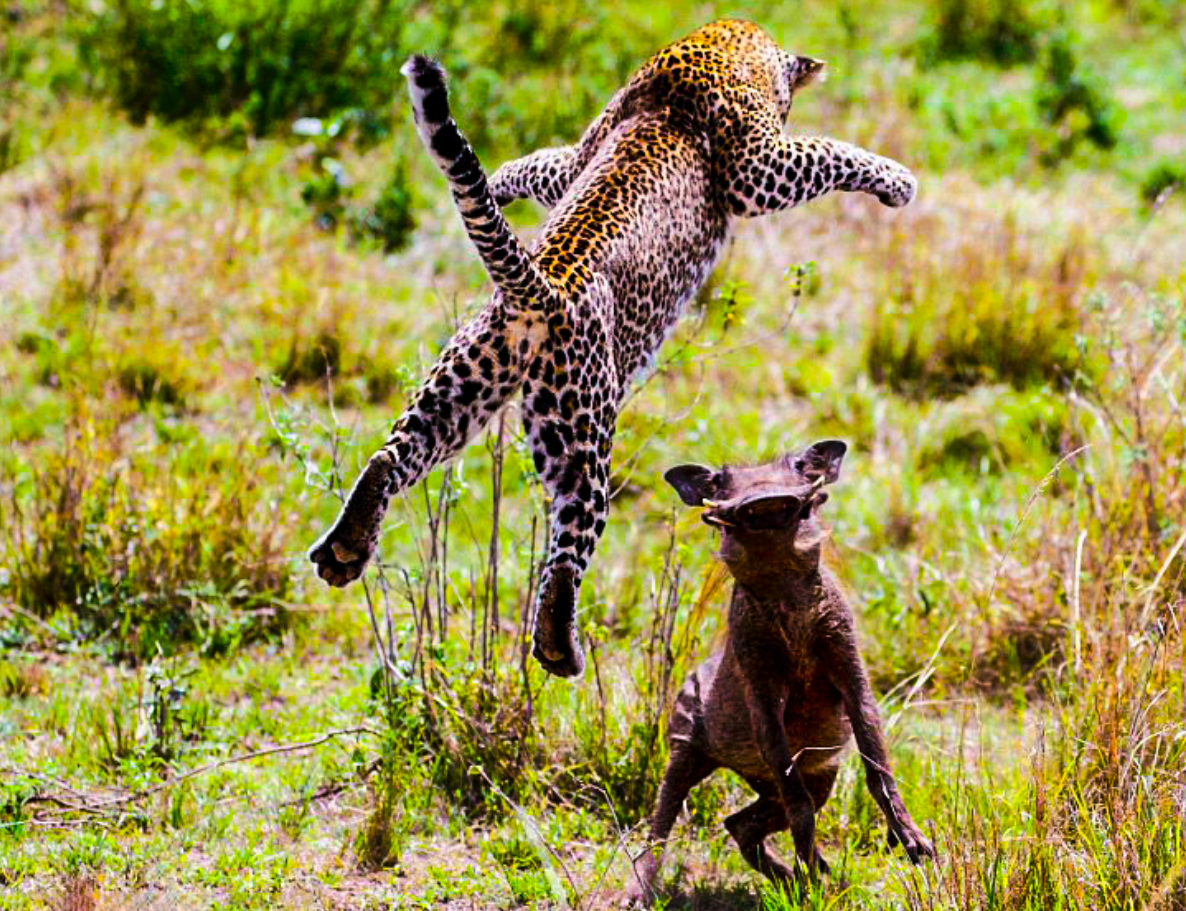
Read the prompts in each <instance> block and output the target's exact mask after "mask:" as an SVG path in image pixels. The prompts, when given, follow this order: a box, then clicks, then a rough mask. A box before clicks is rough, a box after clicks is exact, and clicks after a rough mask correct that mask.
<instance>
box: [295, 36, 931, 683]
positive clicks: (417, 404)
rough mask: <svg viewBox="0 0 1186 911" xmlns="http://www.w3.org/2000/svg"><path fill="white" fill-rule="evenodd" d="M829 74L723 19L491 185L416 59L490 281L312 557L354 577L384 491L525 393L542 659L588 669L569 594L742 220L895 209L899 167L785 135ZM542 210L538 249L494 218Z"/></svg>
mask: <svg viewBox="0 0 1186 911" xmlns="http://www.w3.org/2000/svg"><path fill="white" fill-rule="evenodd" d="M822 67H823V64H822V63H821V62H820V61H818V60H814V59H812V58H810V57H801V56H795V55H792V54H788V53H786V52H784V51H783V50H782V49H781V48H779V47H778V46H777V45H776V44H775V43H774V42H773V41H772V40H771V39H770V38H769V37H768V36H767V35H766V34H765V33H764V32H763V31H762V30H761V29H760V28H758V27H757V26H756V25H752V24H750V23H748V22H740V21H733V20H722V21H719V22H714V23H712V24H710V25H706V26H704V27H703V28H701V29H699V30H697V31H695V32H693V33H692V34H691V35H689V36H688V37H686V38H684V39H683V40H681V41H678V42H676V43H675V44H672V45H670V46H669V47H667V48H665V49H663V50H662V51H660V52H659V53H657V54H656V55H655V56H654V57H652V58H651V59H650V60H649V61H647V62H646V63H645V64H644V65H643V66H642V68H641V69H639V71H638V72H637V73H636V74H635V75H634V76H633V77H632V78H631V79H630V81H629V82H628V83H627V84H626V86H625V87H623V88H622V89H621V90H619V91H618V92H617V93H616V94H615V95H614V97H613V98H612V99H611V100H610V102H609V104H608V105H607V106H606V108H605V110H604V111H602V113H601V114H600V115H599V116H598V117H597V118H596V119H595V120H594V121H593V123H592V124H590V126H589V127H588V128H587V129H586V130H585V133H584V135H583V136H582V137H581V139H580V141H579V142H578V143H576V145H573V146H567V147H564V148H551V149H542V150H539V151H536V152H534V153H532V154H530V155H527V156H526V157H524V158H520V159H518V160H516V161H512V162H509V163H507V164H504V165H503V166H502V167H500V168H499V169H498V170H497V171H496V172H495V173H494V175H493V177H492V178H490V179H489V180H488V179H487V177H486V174H485V172H484V171H483V170H482V167H481V165H480V164H479V162H478V159H477V156H476V155H475V154H474V151H473V149H472V148H470V145H469V143H468V142H467V141H466V140H465V138H464V137H463V136H462V134H461V133H460V131H459V130H458V128H457V124H456V123H455V122H454V121H453V118H452V117H451V115H450V112H449V101H448V95H447V91H446V88H445V73H444V70H443V69H442V68H441V67H440V65H439V64H437V63H436V62H434V61H432V60H430V59H429V58H427V57H423V56H414V57H412V58H411V59H410V60H408V62H407V63H406V64H405V65H404V67H403V69H402V70H401V72H402V73H403V74H404V75H405V76H406V77H407V80H408V87H409V90H410V93H411V96H412V104H413V110H414V113H415V120H416V128H417V131H418V132H419V133H420V136H421V138H422V139H423V140H424V142H425V144H426V145H427V146H428V149H429V151H430V152H431V154H432V156H433V158H434V159H435V160H436V162H437V164H438V165H439V166H440V168H441V170H442V171H443V172H444V174H445V177H446V178H447V179H448V182H449V186H450V189H451V190H452V194H453V198H454V201H455V202H456V205H457V208H458V210H459V211H460V213H461V217H462V220H463V221H464V223H465V228H466V231H467V233H468V235H469V237H470V239H471V240H472V241H473V243H474V246H475V247H477V250H478V254H479V256H480V257H481V259H482V262H483V264H484V265H485V267H486V271H487V272H488V273H489V274H490V277H491V278H492V279H493V281H494V294H493V295H492V297H491V299H490V301H489V303H488V304H486V306H485V307H484V308H483V309H482V310H481V311H480V312H479V313H478V314H477V316H475V317H474V318H473V319H472V320H471V321H470V322H469V323H467V324H466V325H464V326H463V327H462V328H461V329H460V330H458V332H457V334H456V335H455V336H454V337H453V339H452V340H451V341H450V343H449V344H448V346H447V347H446V349H445V351H444V352H443V353H442V354H441V356H440V359H439V360H438V361H437V363H436V364H435V366H434V367H433V368H432V370H431V371H430V373H429V376H428V379H427V380H425V382H424V384H423V385H422V386H421V387H420V389H419V390H418V391H417V393H416V394H415V396H414V398H413V399H412V402H411V404H410V405H409V406H408V408H407V410H406V411H405V412H404V413H403V415H401V416H400V418H399V419H398V420H397V421H396V422H395V425H394V427H393V428H392V431H391V436H390V438H389V439H388V440H387V442H386V443H384V444H383V446H382V447H381V448H380V449H379V450H378V451H376V452H375V453H374V455H372V456H371V457H370V460H369V461H368V463H367V466H366V468H365V469H364V470H363V472H362V474H361V475H360V476H359V478H358V480H357V481H356V482H355V484H354V487H353V489H352V490H351V492H350V496H349V497H348V499H347V501H346V504H345V506H344V507H343V509H342V511H341V514H340V515H339V516H338V519H337V521H336V522H335V523H334V525H333V526H332V527H331V528H330V530H329V531H328V532H326V533H325V535H323V536H322V537H321V539H320V540H319V541H318V542H317V543H316V544H314V545H313V547H312V548H311V549H310V551H309V557H310V559H311V560H312V561H313V562H314V563H315V564H317V572H318V575H319V576H320V577H321V578H322V579H324V580H325V581H326V582H328V583H329V584H330V585H335V586H342V585H346V584H347V583H349V582H351V581H353V580H354V579H357V578H358V577H359V576H360V575H362V572H363V569H364V567H365V566H366V563H367V561H368V560H369V559H370V557H371V555H372V554H373V553H374V551H375V547H376V544H377V541H378V537H379V527H380V522H381V521H382V518H383V514H384V512H385V511H386V509H387V505H388V502H389V501H390V499H391V497H392V496H393V495H394V494H396V493H398V492H400V491H402V490H404V489H405V488H407V487H409V486H410V485H412V484H414V483H415V482H417V481H418V480H420V479H421V478H423V477H424V475H426V474H427V473H428V472H429V471H430V470H431V469H432V468H433V467H434V466H436V465H437V464H439V463H440V462H442V461H444V460H446V459H448V458H450V457H451V456H452V455H454V454H455V453H456V452H457V451H458V450H459V449H461V448H462V446H464V445H465V443H466V441H467V440H469V439H470V437H472V436H473V435H474V434H476V433H477V432H478V431H479V430H480V429H481V428H482V427H483V426H485V424H486V423H487V422H488V421H489V419H490V418H491V417H492V416H493V415H494V414H495V413H496V412H497V411H498V410H499V408H501V407H502V405H503V404H504V403H505V402H506V401H507V400H508V399H509V398H510V397H511V396H512V395H513V394H514V393H515V392H516V390H521V391H522V393H523V422H524V425H525V429H526V433H527V436H528V439H529V442H530V446H531V451H532V455H533V459H534V462H535V467H536V470H537V471H538V472H539V474H540V477H541V478H542V479H543V483H544V485H545V488H546V490H547V492H548V494H549V496H550V497H551V498H552V508H551V516H552V527H551V531H550V539H549V549H548V555H547V559H546V563H545V566H544V570H543V576H542V579H541V582H540V590H539V597H538V600H537V603H536V606H535V612H536V616H535V624H534V650H533V654H534V655H535V657H536V658H537V659H538V660H539V662H540V663H541V664H542V665H543V666H544V668H546V669H547V670H548V671H550V672H551V673H553V674H557V675H559V676H563V677H568V676H575V675H578V674H580V673H581V672H582V671H583V669H584V655H583V652H582V649H581V645H580V641H579V638H578V636H577V632H576V604H577V593H578V590H579V588H580V584H581V579H582V577H583V576H584V573H585V571H586V569H587V568H588V565H589V560H590V558H591V557H592V555H593V549H594V546H595V545H596V542H597V539H598V538H599V537H600V535H601V533H602V530H603V529H604V528H605V520H606V514H607V511H608V508H609V498H608V483H609V466H610V451H611V448H612V442H613V434H614V425H615V422H616V419H617V412H618V407H619V405H620V403H621V401H622V398H623V394H624V393H625V391H626V390H627V388H628V384H629V383H630V381H631V378H632V377H633V376H634V375H635V374H636V373H638V372H639V371H640V370H642V369H644V368H645V367H646V365H647V364H649V363H650V362H651V359H652V358H653V356H654V354H655V352H656V351H657V350H658V348H659V346H660V345H661V344H662V342H663V339H664V338H665V336H666V335H667V333H668V331H669V330H670V329H671V327H672V326H673V325H674V323H675V321H676V320H677V319H678V318H679V315H680V312H681V310H682V308H683V306H684V304H685V303H686V302H687V301H688V300H689V299H690V298H691V297H692V296H693V295H694V294H695V293H696V291H697V289H698V288H699V287H700V286H701V285H702V284H703V282H704V280H705V279H706V277H707V276H708V273H709V272H710V270H711V269H712V267H713V265H714V264H715V262H716V260H717V256H718V254H719V253H720V251H721V248H722V247H723V245H724V243H725V240H726V237H727V236H728V234H729V230H730V228H731V226H732V224H733V222H734V221H735V220H736V219H738V218H742V217H751V216H755V215H762V214H764V213H767V212H777V211H779V210H782V209H788V208H791V207H793V206H797V205H800V204H801V203H804V202H807V201H808V200H811V199H814V198H816V197H818V196H821V195H823V194H825V193H828V192H830V191H832V190H846V191H850V192H863V193H870V194H872V195H874V196H876V197H877V199H878V200H880V201H881V202H882V203H884V204H885V205H887V206H902V205H905V204H906V203H908V202H909V201H910V200H911V198H913V196H914V192H915V188H916V182H915V179H914V177H913V175H912V174H911V173H910V172H909V171H908V170H907V169H906V168H905V167H903V166H902V165H900V164H899V163H897V162H896V161H893V160H891V159H888V158H883V157H881V156H879V155H875V154H873V153H872V152H868V151H866V150H864V149H861V148H858V147H857V146H854V145H850V144H848V143H844V142H839V141H837V140H834V139H828V138H816V137H810V138H808V137H800V136H789V135H786V134H784V133H783V132H782V128H783V124H784V123H785V120H786V117H787V113H788V112H789V110H790V108H791V100H792V96H793V94H794V92H795V91H796V90H798V89H800V88H802V87H803V86H804V85H806V84H807V83H809V82H810V81H811V80H812V79H813V78H815V77H816V75H817V74H818V73H819V72H820V70H821V69H822ZM521 198H527V199H533V200H535V201H536V202H538V203H540V204H541V205H543V206H545V207H546V208H548V209H549V210H550V211H549V213H548V216H547V220H546V222H545V224H544V226H543V228H542V229H541V230H540V232H539V235H538V237H537V238H536V240H535V243H534V244H533V245H532V247H531V249H530V250H529V249H527V248H526V247H524V245H523V244H522V243H521V242H520V241H519V239H518V238H517V237H516V236H515V234H514V233H513V232H512V231H511V229H510V227H509V225H508V224H507V222H506V219H505V218H504V217H503V215H502V212H501V210H500V208H499V207H500V206H502V205H506V204H507V203H508V202H510V201H511V200H513V199H521Z"/></svg>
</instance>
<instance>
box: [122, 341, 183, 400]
mask: <svg viewBox="0 0 1186 911" xmlns="http://www.w3.org/2000/svg"><path fill="white" fill-rule="evenodd" d="M115 378H116V382H117V383H118V385H119V388H120V391H121V392H123V393H124V395H127V396H129V397H130V398H133V399H135V400H136V403H137V404H138V405H139V406H140V407H141V408H147V407H148V406H150V405H151V404H152V403H154V402H156V403H159V404H161V405H167V406H169V407H171V408H175V409H179V410H180V409H184V408H186V407H187V405H188V404H189V402H190V399H191V398H192V396H193V393H194V391H195V388H196V382H195V381H194V379H193V378H192V377H191V376H190V374H189V371H188V369H187V362H186V360H185V358H184V356H183V355H182V354H181V352H180V351H179V350H177V348H176V347H175V346H171V345H163V346H162V345H160V344H157V345H155V346H153V347H151V348H143V349H140V350H137V351H131V352H128V353H127V354H125V355H123V356H121V357H120V358H119V359H118V363H117V364H116V366H115Z"/></svg>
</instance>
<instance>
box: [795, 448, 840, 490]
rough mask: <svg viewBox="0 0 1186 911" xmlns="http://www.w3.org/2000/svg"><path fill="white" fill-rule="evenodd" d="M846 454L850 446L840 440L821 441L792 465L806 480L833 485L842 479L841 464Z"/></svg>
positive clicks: (798, 457) (800, 455)
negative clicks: (839, 478)
mask: <svg viewBox="0 0 1186 911" xmlns="http://www.w3.org/2000/svg"><path fill="white" fill-rule="evenodd" d="M846 452H848V445H847V444H846V443H844V442H842V441H840V440H820V441H819V442H818V443H812V444H811V445H810V446H808V447H807V448H806V449H804V450H803V451H802V452H801V453H799V455H798V456H795V457H794V458H793V460H792V462H791V464H792V465H793V466H794V469H795V470H796V471H797V472H799V474H801V475H802V476H803V478H804V480H806V481H810V482H812V483H813V484H814V483H817V482H818V483H821V484H831V483H832V482H833V481H835V480H836V479H837V478H838V477H840V463H841V462H843V461H844V454H845V453H846ZM821 479H822V480H821Z"/></svg>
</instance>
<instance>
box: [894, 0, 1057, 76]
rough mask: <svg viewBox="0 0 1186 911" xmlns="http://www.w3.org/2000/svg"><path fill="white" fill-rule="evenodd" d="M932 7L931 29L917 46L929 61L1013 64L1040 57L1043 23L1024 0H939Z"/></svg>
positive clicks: (920, 54) (926, 61)
mask: <svg viewBox="0 0 1186 911" xmlns="http://www.w3.org/2000/svg"><path fill="white" fill-rule="evenodd" d="M932 9H933V10H934V19H933V21H932V24H931V28H930V31H929V32H928V33H927V35H926V37H925V38H923V40H922V41H921V42H919V44H918V48H917V50H918V53H919V56H920V57H921V59H922V61H923V62H924V63H926V64H930V65H934V64H937V63H942V62H945V61H949V60H984V61H987V62H989V63H993V64H995V65H997V66H1013V65H1015V64H1018V63H1029V62H1030V61H1032V60H1034V59H1035V58H1036V57H1037V50H1038V44H1037V41H1038V35H1039V34H1040V32H1041V26H1040V22H1039V21H1038V20H1037V18H1036V17H1035V15H1034V14H1033V12H1031V6H1030V5H1029V4H1026V3H1025V2H1023V0H939V2H938V3H936V4H934V6H933V7H932Z"/></svg>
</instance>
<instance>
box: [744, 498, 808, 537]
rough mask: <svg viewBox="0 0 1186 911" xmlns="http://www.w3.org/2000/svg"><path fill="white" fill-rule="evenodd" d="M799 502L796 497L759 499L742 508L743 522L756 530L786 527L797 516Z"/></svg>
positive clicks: (747, 526)
mask: <svg viewBox="0 0 1186 911" xmlns="http://www.w3.org/2000/svg"><path fill="white" fill-rule="evenodd" d="M798 506H799V503H798V501H796V500H794V499H781V498H780V499H775V498H771V499H769V500H758V501H757V502H755V503H748V504H746V505H745V506H743V507H742V508H741V516H740V518H741V522H742V524H743V525H745V527H746V528H750V529H753V530H755V531H773V530H777V529H780V528H786V527H787V526H788V525H790V524H791V522H792V521H793V520H794V518H795V514H796V511H797V509H798Z"/></svg>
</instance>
